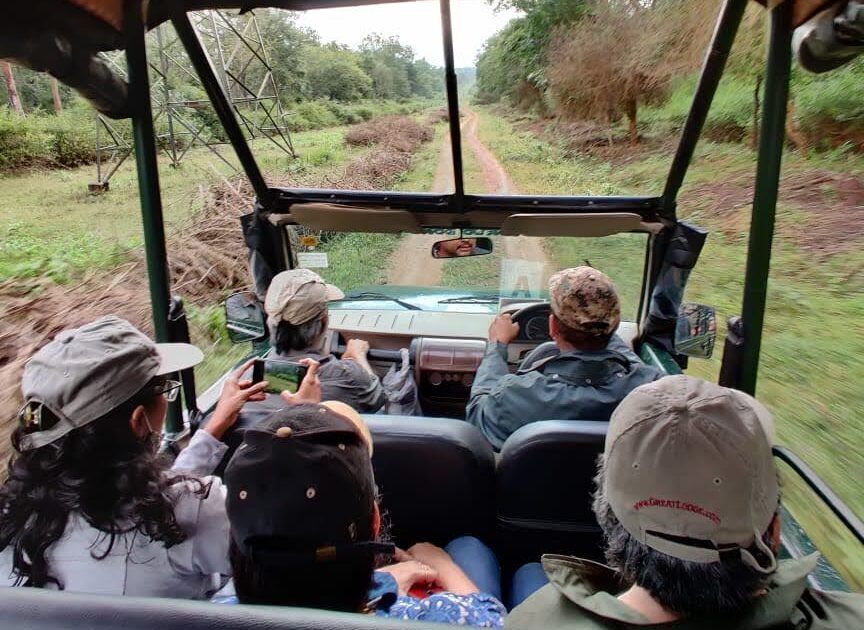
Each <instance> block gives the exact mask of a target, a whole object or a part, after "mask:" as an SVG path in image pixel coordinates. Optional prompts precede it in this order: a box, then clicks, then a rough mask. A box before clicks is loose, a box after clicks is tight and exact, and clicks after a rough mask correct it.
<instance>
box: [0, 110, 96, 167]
mask: <svg viewBox="0 0 864 630" xmlns="http://www.w3.org/2000/svg"><path fill="white" fill-rule="evenodd" d="M95 159H96V155H95V120H94V116H93V115H92V114H91V113H90V112H88V111H86V110H83V109H69V110H67V111H64V112H63V113H62V114H60V115H59V116H55V115H53V114H44V113H42V112H33V113H30V114H28V115H27V116H23V117H22V116H19V115H17V114H15V113H13V112H11V111H10V110H9V109H8V108H5V107H3V108H0V170H13V169H19V168H40V167H43V168H57V167H73V166H80V165H81V164H88V163H90V162H92V161H93V160H95Z"/></svg>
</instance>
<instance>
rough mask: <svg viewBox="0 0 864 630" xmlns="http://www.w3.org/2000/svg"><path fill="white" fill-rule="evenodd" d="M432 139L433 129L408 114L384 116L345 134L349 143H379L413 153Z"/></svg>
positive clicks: (379, 144) (357, 126) (368, 144)
mask: <svg viewBox="0 0 864 630" xmlns="http://www.w3.org/2000/svg"><path fill="white" fill-rule="evenodd" d="M431 139H432V130H431V129H429V127H426V126H424V125H421V124H420V123H418V122H417V121H416V120H414V119H413V118H410V117H408V116H384V117H382V118H374V119H372V120H370V121H368V122H365V123H361V124H359V125H356V126H355V127H353V128H352V129H351V131H349V132H348V133H347V134H346V135H345V142H346V143H347V144H350V145H353V146H358V145H366V146H372V145H378V146H381V147H385V148H390V149H394V150H396V151H402V152H405V153H413V152H414V151H416V150H417V147H419V146H420V145H421V144H422V143H424V142H428V141H429V140H431Z"/></svg>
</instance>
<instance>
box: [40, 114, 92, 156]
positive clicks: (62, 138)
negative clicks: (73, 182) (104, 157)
mask: <svg viewBox="0 0 864 630" xmlns="http://www.w3.org/2000/svg"><path fill="white" fill-rule="evenodd" d="M41 122H42V124H43V125H44V129H45V131H46V133H47V134H48V135H49V136H51V138H52V142H51V144H52V153H53V156H52V157H53V159H54V160H55V161H56V162H57V164H58V165H60V166H63V167H67V168H71V167H73V166H81V165H82V164H90V163H91V162H93V161H94V160H95V159H96V120H95V115H94V114H93V113H92V112H90V111H86V110H74V109H73V110H69V111H68V112H64V113H63V114H61V115H60V116H50V115H49V116H44V117H42V121H41Z"/></svg>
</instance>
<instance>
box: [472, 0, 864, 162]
mask: <svg viewBox="0 0 864 630" xmlns="http://www.w3.org/2000/svg"><path fill="white" fill-rule="evenodd" d="M488 1H489V2H490V4H493V5H502V6H511V7H516V8H520V9H522V10H523V11H525V16H524V17H522V18H518V19H516V20H513V21H511V22H510V23H509V24H508V26H507V27H506V28H505V29H503V30H502V31H501V32H499V33H498V34H497V35H495V36H494V37H492V38H490V39H489V40H488V41H487V42H486V45H485V48H484V49H483V51H482V52H481V54H480V56H479V58H478V61H477V90H476V94H475V99H476V101H477V102H479V103H493V102H504V103H506V104H509V105H513V106H516V107H518V108H520V109H523V110H533V111H535V112H536V113H539V114H542V115H552V116H556V117H560V118H564V119H570V120H580V121H590V122H593V123H595V124H598V125H601V126H608V125H611V126H612V127H615V126H617V125H618V124H619V121H621V120H622V119H629V123H630V131H631V141H633V142H635V141H637V139H638V135H637V133H641V134H644V133H645V132H646V131H647V132H649V133H657V134H665V133H669V132H670V131H674V130H676V129H677V128H680V125H681V124H682V123H683V121H684V119H685V117H686V114H687V110H688V108H689V105H690V101H691V99H692V95H693V91H694V88H695V84H696V78H697V74H698V70H699V68H700V67H701V63H702V60H703V57H704V50H705V46H706V45H707V42H708V38H709V36H710V31H711V29H710V25H711V22H712V21H713V16H715V15H717V13H718V11H719V8H720V4H721V3H720V2H719V0H690V1H689V2H686V3H683V2H680V1H678V0H655V1H654V2H651V3H645V2H639V1H638V0H581V1H580V2H572V3H571V2H566V3H565V2H558V1H557V0H488ZM564 7H566V9H565V8H564ZM555 11H559V13H558V14H556V13H555ZM560 12H565V13H560ZM706 16H711V19H706ZM764 48H765V12H764V10H763V9H761V8H760V7H758V6H756V5H752V6H750V7H749V8H748V11H747V14H746V15H745V19H744V22H743V24H742V26H741V29H740V30H739V33H738V36H737V38H736V43H735V48H734V49H733V54H732V57H731V58H730V60H729V63H728V66H727V72H726V76H725V78H724V80H723V83H722V84H721V86H720V90H719V92H718V94H717V97H716V98H715V103H714V107H713V108H712V110H711V116H710V118H709V120H708V126H707V130H706V131H707V133H708V134H709V137H713V138H718V139H724V140H736V141H742V140H745V139H749V140H751V141H752V137H753V135H754V132H755V131H756V129H755V128H754V127H755V124H756V123H755V122H754V121H757V120H758V117H759V107H760V100H761V95H760V93H759V92H758V88H759V86H761V85H762V84H763V83H764V81H763V76H762V75H763V73H764V70H763V65H762V64H763V59H764ZM862 78H864V59H859V60H857V61H856V62H855V63H852V64H849V65H848V66H845V67H843V68H841V69H840V70H837V71H834V72H831V73H828V74H824V75H812V74H808V73H806V72H804V71H803V70H801V69H800V68H798V67H797V66H796V67H795V68H794V72H793V79H792V88H791V102H792V106H791V111H790V114H791V115H790V125H789V128H788V131H789V139H790V142H792V143H793V144H794V145H795V146H798V147H799V148H807V149H811V148H812V149H817V150H825V149H831V148H837V147H844V146H845V147H849V148H852V149H856V150H862V149H864V104H862V102H861V99H860V86H861V80H862ZM610 137H611V134H610Z"/></svg>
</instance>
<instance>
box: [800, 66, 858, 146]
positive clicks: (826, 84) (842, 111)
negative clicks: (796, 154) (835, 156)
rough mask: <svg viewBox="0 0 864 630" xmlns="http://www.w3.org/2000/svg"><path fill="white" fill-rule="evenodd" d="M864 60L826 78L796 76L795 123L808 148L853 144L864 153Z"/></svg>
mask: <svg viewBox="0 0 864 630" xmlns="http://www.w3.org/2000/svg"><path fill="white" fill-rule="evenodd" d="M862 80H864V57H861V58H859V59H857V60H856V61H855V62H854V63H851V64H849V65H848V66H845V67H843V68H840V69H838V70H835V71H834V72H830V73H827V74H824V75H812V74H806V73H804V72H796V73H795V75H794V81H793V85H792V90H791V94H792V98H793V100H794V114H793V115H794V120H795V123H796V125H797V127H798V130H799V131H800V133H801V134H802V135H803V137H804V138H803V139H804V140H805V141H806V144H807V145H808V146H810V147H812V148H815V149H817V150H828V149H832V148H836V147H839V146H842V145H844V144H849V145H851V146H854V147H857V149H858V150H859V151H864V101H862V99H861V82H862Z"/></svg>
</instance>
